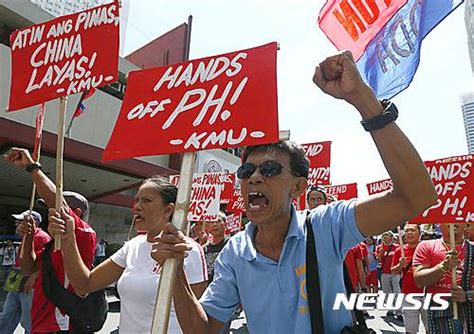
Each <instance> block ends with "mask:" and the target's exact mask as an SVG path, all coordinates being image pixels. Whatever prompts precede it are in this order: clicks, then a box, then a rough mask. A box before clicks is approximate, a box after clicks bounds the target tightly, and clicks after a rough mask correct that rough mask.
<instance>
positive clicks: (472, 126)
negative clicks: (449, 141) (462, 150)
mask: <svg viewBox="0 0 474 334" xmlns="http://www.w3.org/2000/svg"><path fill="white" fill-rule="evenodd" d="M461 105H462V114H463V119H464V128H465V130H466V139H467V148H468V151H469V154H473V153H474V92H470V93H466V94H463V95H461Z"/></svg>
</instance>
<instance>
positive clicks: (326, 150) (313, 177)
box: [301, 141, 331, 185]
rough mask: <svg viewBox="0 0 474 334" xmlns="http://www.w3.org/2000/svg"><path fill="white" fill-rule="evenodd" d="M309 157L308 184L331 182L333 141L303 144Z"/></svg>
mask: <svg viewBox="0 0 474 334" xmlns="http://www.w3.org/2000/svg"><path fill="white" fill-rule="evenodd" d="M301 146H302V147H303V150H304V151H305V153H306V157H308V159H309V176H308V185H314V184H324V185H329V184H330V167H331V142H330V141H324V142H320V143H311V144H302V145H301Z"/></svg>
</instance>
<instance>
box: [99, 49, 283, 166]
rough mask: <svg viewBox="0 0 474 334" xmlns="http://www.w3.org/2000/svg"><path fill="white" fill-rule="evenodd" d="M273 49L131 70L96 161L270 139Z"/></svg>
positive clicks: (274, 123) (274, 119)
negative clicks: (108, 133)
mask: <svg viewBox="0 0 474 334" xmlns="http://www.w3.org/2000/svg"><path fill="white" fill-rule="evenodd" d="M276 50H277V44H276V43H270V44H266V45H263V46H260V47H256V48H251V49H247V50H241V51H237V52H232V53H227V54H223V55H219V56H214V57H208V58H202V59H197V60H193V61H188V62H183V63H177V64H173V65H170V66H164V67H156V68H150V69H145V70H141V71H133V72H130V73H129V78H128V85H127V90H126V92H125V97H124V101H123V103H122V107H121V110H120V114H119V117H118V119H117V123H116V124H115V128H114V130H113V133H112V136H111V137H110V140H109V142H108V144H107V146H106V149H105V151H104V154H103V157H102V160H103V161H109V160H114V159H125V158H131V157H137V156H145V155H159V154H169V153H176V152H190V151H198V150H204V149H212V148H223V147H237V146H245V145H257V144H266V143H270V142H277V141H278V113H277V91H276ZM262 83H264V84H262ZM150 143H153V145H150Z"/></svg>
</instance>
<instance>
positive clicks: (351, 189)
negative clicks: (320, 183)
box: [326, 183, 357, 201]
mask: <svg viewBox="0 0 474 334" xmlns="http://www.w3.org/2000/svg"><path fill="white" fill-rule="evenodd" d="M326 195H327V197H330V196H331V197H333V198H334V200H336V201H342V200H348V199H352V198H357V183H349V184H341V185H337V186H327V187H326Z"/></svg>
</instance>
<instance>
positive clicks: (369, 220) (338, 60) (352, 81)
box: [313, 51, 437, 236]
mask: <svg viewBox="0 0 474 334" xmlns="http://www.w3.org/2000/svg"><path fill="white" fill-rule="evenodd" d="M313 80H314V82H315V83H316V85H318V87H319V88H321V90H323V91H324V92H325V93H327V94H329V95H332V96H334V97H336V98H339V99H344V100H346V101H347V102H349V103H350V104H352V105H353V106H354V107H355V108H356V109H357V110H358V111H359V113H360V115H361V116H362V118H363V119H365V120H368V119H371V118H374V117H376V116H379V115H381V114H382V112H383V107H382V104H381V103H380V102H379V101H378V100H377V98H376V96H375V94H374V93H373V91H372V90H371V89H370V88H369V87H368V86H367V85H366V84H365V83H364V82H363V80H362V78H361V77H360V74H359V73H358V70H357V67H356V64H355V61H354V59H353V57H352V54H351V53H350V52H349V51H345V52H343V53H341V54H339V55H337V56H333V57H329V58H327V59H326V60H325V61H323V62H322V63H320V64H319V66H318V67H317V68H316V72H315V75H314V78H313ZM371 135H372V138H373V139H374V142H375V145H376V146H377V149H378V151H379V153H380V156H381V158H382V161H383V163H384V165H385V168H386V169H387V172H388V173H389V175H390V177H391V178H392V181H393V190H392V191H391V192H388V193H386V194H383V195H374V196H370V197H369V198H367V199H365V200H360V201H358V202H357V204H356V210H355V214H356V221H357V226H358V228H359V230H360V232H361V233H362V234H363V235H365V236H372V235H375V234H380V233H382V232H384V231H387V230H389V229H391V228H393V227H395V226H397V225H400V224H401V223H402V222H404V221H407V220H409V219H410V218H412V217H414V216H416V215H417V214H419V213H421V212H422V211H423V210H425V209H427V208H429V207H430V206H431V205H432V204H434V202H435V201H436V198H437V195H436V192H435V189H434V187H433V184H432V182H431V179H430V177H429V175H428V172H427V171H426V168H425V166H424V165H423V162H422V160H421V158H420V157H419V156H418V153H417V152H416V150H415V148H414V147H413V145H412V144H411V143H410V141H409V140H408V138H407V137H406V136H405V134H404V133H403V132H402V131H401V130H400V128H399V127H398V126H397V125H396V124H395V123H391V124H389V125H387V126H385V127H384V128H382V129H379V130H375V131H372V132H371Z"/></svg>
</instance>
